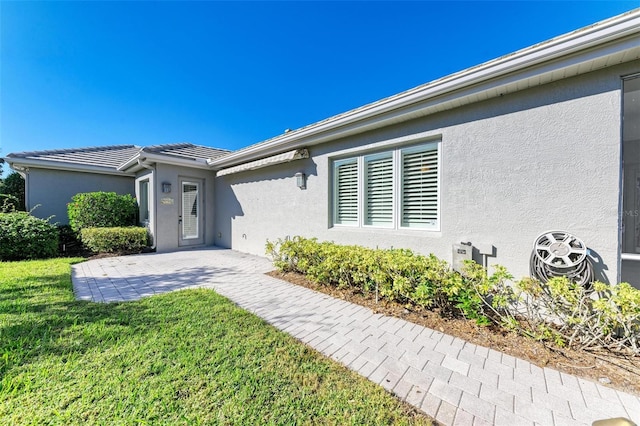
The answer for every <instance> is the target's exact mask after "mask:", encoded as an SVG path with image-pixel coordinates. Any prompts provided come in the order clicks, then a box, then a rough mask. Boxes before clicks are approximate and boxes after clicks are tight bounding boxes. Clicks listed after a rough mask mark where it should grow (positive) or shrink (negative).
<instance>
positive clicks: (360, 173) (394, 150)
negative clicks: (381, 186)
mask: <svg viewBox="0 0 640 426" xmlns="http://www.w3.org/2000/svg"><path fill="white" fill-rule="evenodd" d="M441 145H442V141H441V139H435V140H434V139H430V140H426V141H425V140H423V141H420V142H417V143H412V144H403V145H396V146H392V147H386V148H384V147H381V148H379V149H377V150H375V151H372V150H370V151H362V152H355V153H352V154H351V155H349V156H345V157H339V158H335V159H333V161H332V171H333V175H332V177H331V184H332V194H331V210H332V211H331V215H330V217H331V224H330V225H331V226H332V227H336V228H343V227H344V228H353V229H356V228H359V229H380V230H402V231H404V230H407V231H410V232H414V231H427V232H439V231H440V229H441V205H442V203H441V187H442V167H441V163H442V147H441ZM433 150H435V151H436V156H437V159H436V165H437V166H436V167H437V171H436V183H435V199H436V203H435V209H436V215H435V219H433V220H434V222H435V223H433V224H430V225H426V226H406V225H404V224H403V195H404V194H403V173H404V171H403V168H404V155H406V154H410V153H416V152H421V151H433ZM384 157H390V158H391V162H392V163H391V167H392V185H391V188H392V194H391V203H392V207H391V211H392V213H391V217H392V220H391V223H390V224H388V225H387V224H368V223H367V221H368V217H367V216H368V205H367V203H368V200H367V188H368V187H367V185H368V182H367V175H368V171H367V165H368V163H369V162H370V161H373V160H375V159H380V158H384ZM349 163H355V164H356V167H357V168H356V175H357V178H356V185H357V191H356V192H357V200H356V205H357V217H356V220H355V221H353V222H352V223H340V222H339V221H338V200H339V193H338V167H340V166H342V165H344V164H349Z"/></svg>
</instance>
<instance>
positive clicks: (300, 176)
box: [296, 172, 307, 189]
mask: <svg viewBox="0 0 640 426" xmlns="http://www.w3.org/2000/svg"><path fill="white" fill-rule="evenodd" d="M296 185H297V186H298V188H300V189H307V176H306V175H305V174H304V173H302V172H298V173H296Z"/></svg>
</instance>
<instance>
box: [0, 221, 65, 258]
mask: <svg viewBox="0 0 640 426" xmlns="http://www.w3.org/2000/svg"><path fill="white" fill-rule="evenodd" d="M57 254H58V228H57V227H56V226H55V225H52V224H50V223H49V221H47V220H44V219H39V218H37V217H33V216H31V215H30V214H29V213H27V212H12V213H0V260H2V261H6V260H24V259H40V258H48V257H55V256H56V255H57Z"/></svg>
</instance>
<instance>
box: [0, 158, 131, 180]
mask: <svg viewBox="0 0 640 426" xmlns="http://www.w3.org/2000/svg"><path fill="white" fill-rule="evenodd" d="M5 161H6V163H8V164H9V166H10V167H11V168H12V169H14V170H16V169H18V168H21V169H24V168H30V169H47V170H62V171H67V172H85V173H96V174H103V175H115V176H127V177H134V176H135V173H126V172H123V171H120V170H116V169H114V168H107V167H100V166H90V165H87V164H75V163H65V162H61V161H50V160H33V159H28V158H16V159H13V158H11V157H8V158H5Z"/></svg>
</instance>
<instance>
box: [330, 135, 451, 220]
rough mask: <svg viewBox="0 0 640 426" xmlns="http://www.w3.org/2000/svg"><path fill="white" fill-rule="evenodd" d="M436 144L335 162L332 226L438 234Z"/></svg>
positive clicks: (438, 153)
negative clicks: (409, 229)
mask: <svg viewBox="0 0 640 426" xmlns="http://www.w3.org/2000/svg"><path fill="white" fill-rule="evenodd" d="M439 161H440V143H439V142H430V143H424V144H421V145H417V146H411V147H406V148H397V149H394V150H390V151H385V152H379V153H375V154H366V155H360V156H356V157H352V158H347V159H343V160H338V161H335V162H334V175H333V179H334V188H333V197H334V198H333V199H334V202H333V211H334V213H333V215H334V220H333V223H334V224H335V225H347V226H362V227H383V228H393V229H398V228H419V229H430V230H437V229H439V226H440V224H439V218H440V200H439V181H440V179H439V177H440V168H439Z"/></svg>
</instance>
